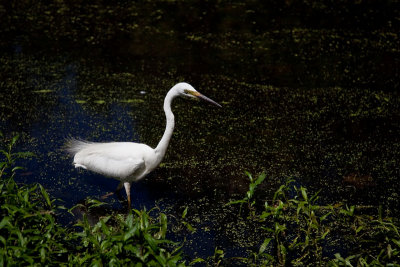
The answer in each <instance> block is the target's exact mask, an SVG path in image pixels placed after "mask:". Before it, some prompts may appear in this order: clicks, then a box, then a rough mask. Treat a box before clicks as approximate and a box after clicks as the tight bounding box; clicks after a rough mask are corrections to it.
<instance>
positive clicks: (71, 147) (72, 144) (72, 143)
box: [65, 138, 92, 155]
mask: <svg viewBox="0 0 400 267" xmlns="http://www.w3.org/2000/svg"><path fill="white" fill-rule="evenodd" d="M90 144H92V143H91V142H88V141H85V140H78V139H75V138H70V139H68V140H67V141H66V143H65V151H67V152H68V153H69V154H71V155H75V154H76V153H78V152H79V151H81V150H82V149H84V148H86V147H87V146H89V145H90Z"/></svg>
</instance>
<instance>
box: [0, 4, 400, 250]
mask: <svg viewBox="0 0 400 267" xmlns="http://www.w3.org/2000/svg"><path fill="white" fill-rule="evenodd" d="M10 5H11V4H10ZM54 5H55V6H54ZM73 5H74V4H72V3H70V4H69V7H70V8H69V9H66V10H64V9H61V8H62V7H63V6H57V4H53V5H49V6H44V5H38V6H37V7H36V9H32V11H30V12H31V14H30V16H31V19H32V20H33V21H35V23H32V24H26V23H27V22H26V21H24V20H25V17H24V16H22V11H23V10H24V8H25V7H24V6H23V5H21V6H14V8H13V9H12V10H13V11H12V13H11V14H13V15H14V16H11V15H9V17H8V18H9V21H6V20H5V19H3V20H2V23H3V24H4V25H6V26H7V27H3V31H2V36H3V37H4V38H2V41H1V49H2V53H1V57H0V70H1V72H0V75H1V76H0V78H1V81H0V87H1V95H2V97H1V99H0V107H1V120H0V129H1V131H2V132H3V133H5V135H6V136H11V135H12V133H13V132H18V133H21V137H22V138H21V142H20V143H19V145H18V147H17V149H18V150H27V151H32V152H34V153H35V154H36V155H37V157H36V158H34V159H33V160H29V161H25V162H21V164H23V165H24V166H26V171H24V172H21V173H20V175H19V176H18V177H17V179H18V181H20V182H27V183H33V182H40V183H41V184H43V185H44V186H45V187H46V188H47V189H48V190H49V192H50V193H51V195H52V196H53V197H56V198H59V199H61V200H63V201H64V205H65V206H67V207H72V206H74V205H75V204H77V203H78V202H80V201H82V200H83V199H85V198H86V197H94V198H99V197H100V196H102V195H104V194H105V193H107V192H110V191H112V190H114V189H115V187H116V186H117V184H118V182H117V181H114V180H111V179H107V178H104V177H102V176H99V175H96V174H93V173H90V172H87V171H79V170H75V169H73V166H72V165H71V161H72V159H71V158H70V157H68V155H66V154H65V153H64V152H63V149H62V147H63V145H64V143H65V139H66V138H68V137H79V138H83V139H87V140H91V141H135V142H144V143H146V144H149V145H150V146H153V147H155V146H156V145H157V143H158V141H159V139H160V138H161V136H162V133H163V131H164V126H165V118H164V114H163V110H162V103H163V99H164V96H165V94H166V93H167V91H168V89H169V88H170V87H172V86H173V85H174V84H175V83H176V82H179V81H186V82H189V83H191V84H192V85H193V86H194V87H195V88H196V89H198V90H199V91H200V92H202V93H204V94H205V95H207V96H209V97H210V98H212V99H214V100H215V101H217V102H219V103H220V104H221V105H222V106H223V108H222V109H218V108H214V107H212V106H209V105H207V104H205V103H200V102H193V101H188V100H181V99H178V100H175V102H174V105H173V111H174V113H175V117H176V127H175V132H174V135H173V138H172V141H171V143H170V146H169V149H168V151H167V155H166V157H165V159H164V161H163V163H162V164H161V166H160V167H159V168H158V169H157V170H155V171H154V172H153V173H152V174H150V175H149V176H148V177H147V178H146V179H145V180H142V181H140V182H139V183H136V184H134V186H133V189H132V190H133V192H132V200H133V206H134V207H135V208H143V207H147V208H148V209H150V208H152V207H153V206H154V205H158V206H160V207H161V208H162V210H163V211H165V212H167V213H168V214H173V215H176V216H179V215H180V214H181V212H182V211H183V210H184V208H185V207H186V206H188V207H189V212H188V220H190V222H191V223H192V224H193V225H194V226H195V227H196V228H197V232H196V233H195V234H193V235H190V237H188V246H186V249H187V250H188V251H186V252H187V253H188V254H190V255H193V254H196V253H195V251H196V252H197V253H198V254H197V255H198V256H202V257H206V256H209V255H213V253H214V248H215V247H221V248H223V249H224V250H225V251H226V252H227V256H237V255H243V254H244V253H245V251H246V249H248V248H254V247H257V246H258V245H259V244H260V242H261V241H262V240H261V238H260V236H257V234H256V233H255V232H254V229H251V226H246V225H243V221H240V220H238V219H237V218H236V219H235V215H236V213H235V212H234V211H232V210H231V209H230V208H226V207H224V206H223V205H224V204H225V203H227V202H229V200H230V199H232V198H241V197H242V196H243V195H244V194H245V192H246V191H247V187H248V178H247V177H246V175H245V174H244V171H249V172H251V173H253V174H255V175H256V174H257V173H260V172H262V171H264V172H266V173H267V179H266V181H265V182H264V183H263V184H262V185H261V186H260V188H259V189H258V191H257V192H256V196H257V198H258V199H259V200H260V201H262V200H265V199H270V198H271V196H272V193H273V192H274V191H275V190H276V189H277V188H278V187H279V186H280V185H281V184H283V183H284V182H285V181H286V180H287V179H295V180H296V184H297V185H299V186H300V185H303V186H306V187H307V188H309V190H310V191H312V192H316V191H318V190H321V192H320V195H321V199H322V200H321V201H323V202H325V203H337V202H344V203H349V204H352V205H354V204H359V205H373V206H377V205H384V207H386V209H387V210H388V211H389V212H390V213H391V214H392V215H393V214H396V213H397V212H398V208H397V207H398V206H399V205H398V204H399V203H398V199H399V195H398V192H399V186H398V184H399V183H398V181H399V176H400V173H399V172H400V171H399V167H398V158H399V156H400V142H399V141H400V140H399V138H400V135H399V129H400V126H399V121H400V120H399V119H400V118H399V114H400V97H399V93H398V87H399V77H398V73H399V47H400V45H399V36H398V31H397V30H396V29H398V27H397V26H398V25H397V24H396V23H398V21H399V20H398V13H396V12H395V11H393V8H392V6H391V5H390V4H387V5H383V6H381V7H380V8H376V7H374V6H373V5H372V4H370V5H368V4H365V3H364V4H363V5H362V4H361V5H360V6H357V8H356V7H354V6H353V5H350V6H344V7H342V6H340V7H341V8H344V9H342V10H343V12H344V15H343V14H342V15H338V14H337V13H335V12H336V11H335V10H336V9H335V8H338V7H337V6H331V7H329V6H327V7H325V8H324V7H311V6H308V5H307V4H303V5H300V6H296V5H295V4H293V3H291V2H290V1H286V2H285V4H280V5H278V6H277V5H275V6H273V5H272V6H267V5H266V6H261V7H258V6H255V5H254V4H252V3H250V4H246V5H245V4H243V5H224V4H211V3H208V4H207V3H196V4H194V5H193V7H188V6H187V5H186V4H183V3H181V4H173V3H170V4H166V3H163V4H159V5H157V4H154V3H147V4H146V5H143V6H139V5H135V4H128V3H122V2H121V3H119V5H115V6H108V5H105V4H100V3H97V6H91V5H90V4H87V6H82V7H80V8H77V7H76V6H73ZM75 5H77V4H75ZM331 5H334V4H331ZM67 6H68V5H67ZM2 7H3V8H5V9H7V8H9V6H8V5H7V4H5V5H2ZM46 8H47V11H48V12H49V13H46V12H44V13H43V14H45V15H40V16H39V15H38V14H37V13H35V12H42V11H43V10H46ZM73 8H76V9H73ZM271 9H273V10H274V11H271ZM0 10H3V9H0ZM60 10H61V11H60ZM102 10H103V11H104V12H103V11H102ZM110 10H112V11H113V12H114V13H112V12H111V13H109V11H110ZM187 10H190V12H189V11H187ZM89 11H90V12H89ZM54 12H64V13H63V14H64V16H60V17H57V16H53V15H54V14H53V13H54ZM135 12H136V13H135ZM299 12H303V14H304V16H299V15H298V14H299ZM107 14H110V15H107ZM112 14H114V15H112ZM115 14H118V15H115ZM145 14H149V15H148V16H145ZM170 14H176V15H175V16H171V15H170ZM188 14H192V15H190V16H189V15H188ZM365 14H368V16H369V19H368V20H367V19H365ZM396 14H397V15H396ZM3 18H4V17H3ZM73 18H75V19H73ZM77 18H80V19H79V20H80V22H77ZM13 19H14V21H13V24H12V25H14V26H13V27H14V28H13V27H11V26H10V25H11V24H9V23H10V21H12V20H13ZM49 20H56V21H55V22H53V23H52V24H49V23H48V22H49ZM24 23H25V24H24ZM349 23H350V24H349ZM349 25H350V26H349ZM107 202H108V203H110V205H111V206H112V207H113V208H114V209H122V204H121V202H120V201H119V200H118V199H116V198H110V199H107ZM63 216H64V217H65V218H64V220H65V221H66V222H69V221H70V220H72V218H70V217H68V216H67V215H63ZM184 235H185V234H182V233H177V234H176V236H173V237H172V238H174V239H178V240H179V239H182V238H183V236H184Z"/></svg>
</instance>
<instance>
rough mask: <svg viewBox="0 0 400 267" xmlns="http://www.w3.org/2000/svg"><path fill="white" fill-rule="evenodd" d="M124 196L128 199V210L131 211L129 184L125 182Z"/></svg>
mask: <svg viewBox="0 0 400 267" xmlns="http://www.w3.org/2000/svg"><path fill="white" fill-rule="evenodd" d="M124 187H125V191H126V196H127V197H128V210H130V209H131V183H129V182H125V183H124Z"/></svg>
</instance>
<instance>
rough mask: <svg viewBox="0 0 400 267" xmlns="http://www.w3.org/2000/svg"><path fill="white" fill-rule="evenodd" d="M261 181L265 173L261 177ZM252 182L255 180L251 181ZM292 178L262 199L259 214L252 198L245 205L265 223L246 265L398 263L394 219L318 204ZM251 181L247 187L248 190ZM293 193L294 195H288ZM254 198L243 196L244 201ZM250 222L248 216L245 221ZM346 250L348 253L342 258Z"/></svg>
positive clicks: (398, 239)
mask: <svg viewBox="0 0 400 267" xmlns="http://www.w3.org/2000/svg"><path fill="white" fill-rule="evenodd" d="M259 178H260V180H264V178H265V174H262V175H260V176H259ZM252 181H254V179H252ZM293 184H294V183H293V180H289V181H287V182H286V183H285V184H284V185H281V186H280V187H279V189H278V190H277V191H276V192H275V194H274V196H273V198H272V200H268V201H265V203H264V210H263V211H261V212H257V211H256V210H255V209H254V207H255V203H254V200H253V201H252V202H251V204H252V205H249V209H252V211H251V213H252V217H251V219H253V220H259V221H261V222H264V223H265V226H263V227H262V229H263V230H264V231H265V236H266V238H265V239H264V241H263V242H262V243H261V245H260V246H259V249H258V251H253V252H252V253H251V255H250V257H248V258H241V259H240V261H244V262H246V263H247V264H249V265H256V266H259V265H270V264H272V265H282V266H283V265H288V264H290V265H304V264H305V265H310V264H312V265H313V264H317V265H320V266H321V265H328V264H329V265H331V266H342V265H346V266H351V265H353V264H354V265H359V266H369V265H387V264H389V265H390V264H398V263H399V262H400V253H399V248H400V235H399V230H398V227H399V226H398V224H399V222H398V220H397V219H395V218H390V217H384V216H383V212H382V208H381V207H379V209H378V215H367V214H363V213H361V212H360V213H357V211H358V210H360V211H362V209H363V208H364V207H362V206H354V205H351V206H348V205H344V204H343V203H337V204H333V205H321V204H319V203H318V202H319V196H318V194H319V192H316V193H314V194H313V195H311V196H310V195H309V193H308V191H307V189H306V188H304V187H303V186H300V187H296V186H294V185H293ZM257 185H258V184H257ZM253 188H254V182H253V183H250V186H249V191H250V189H253ZM293 192H295V195H294V197H289V196H290V195H291V194H293ZM249 196H252V197H253V195H252V194H250V195H249V194H246V196H245V198H244V199H242V200H240V201H231V202H230V203H229V204H231V203H243V200H248V197H249ZM249 219H250V218H247V220H249ZM343 251H346V253H347V254H346V255H341V253H342V254H343Z"/></svg>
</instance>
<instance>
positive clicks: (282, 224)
mask: <svg viewBox="0 0 400 267" xmlns="http://www.w3.org/2000/svg"><path fill="white" fill-rule="evenodd" d="M17 140H18V136H16V137H14V138H12V139H11V140H10V141H9V143H8V145H6V148H5V149H2V150H0V152H1V153H2V156H3V157H2V161H1V163H0V192H1V194H0V204H1V208H0V216H1V218H2V219H1V221H0V265H1V266H13V265H55V264H61V265H63V264H67V263H68V264H70V265H71V264H72V265H78V264H79V265H85V266H86V265H91V266H103V265H109V266H124V265H128V264H129V265H132V263H134V264H135V266H185V261H184V258H183V256H182V247H183V246H184V243H183V244H181V245H180V244H178V243H175V242H172V241H170V240H168V239H167V238H166V236H167V232H168V222H167V221H168V220H167V215H166V214H164V213H162V212H161V211H159V210H156V209H153V210H150V211H146V210H145V209H144V210H135V209H133V210H132V212H131V213H129V214H128V215H124V214H110V215H109V216H106V217H101V218H100V219H99V221H98V222H97V223H95V224H94V225H91V224H90V223H89V220H88V218H87V216H86V215H84V216H83V219H82V220H81V221H79V222H78V223H77V224H76V225H75V227H74V228H71V229H68V228H65V227H63V226H61V225H60V224H59V223H57V213H59V212H62V211H64V212H65V208H64V207H62V206H57V205H56V204H55V203H56V200H54V199H52V198H51V197H50V196H49V195H48V193H47V192H46V190H45V189H44V188H43V187H42V186H41V185H40V184H35V185H19V184H17V183H16V182H15V181H14V175H15V173H16V171H17V170H19V169H21V167H15V164H16V161H17V160H18V158H21V157H24V158H26V157H33V156H34V155H33V154H32V153H28V152H23V153H21V152H20V153H13V152H12V147H13V146H14V145H15V143H16V142H17ZM247 175H248V177H249V179H250V183H249V190H248V192H247V193H246V195H245V197H244V198H243V199H241V200H237V201H231V202H229V203H228V205H235V204H240V209H239V214H241V213H242V211H243V210H242V206H243V204H247V208H248V210H247V211H248V214H249V216H244V217H242V218H241V219H243V220H245V221H246V222H247V223H254V222H257V223H261V225H262V226H261V227H260V229H255V231H258V232H260V234H262V235H263V236H264V237H265V239H264V241H263V242H262V243H261V244H260V245H259V247H258V249H257V250H255V251H252V252H251V253H249V255H248V257H236V258H231V259H229V258H225V253H224V250H223V248H215V253H214V255H213V256H210V257H208V258H207V259H202V258H196V259H194V260H193V261H192V262H191V265H192V264H195V263H202V264H204V263H206V264H207V265H213V266H223V265H224V264H225V263H226V264H232V262H236V263H238V262H241V263H245V264H247V265H249V266H268V265H271V266H272V265H280V266H284V265H288V264H290V265H314V264H317V265H330V266H355V265H357V266H369V265H373V266H384V265H386V266H395V265H398V264H400V233H399V222H398V220H397V219H393V218H390V217H388V216H385V215H384V214H383V213H384V212H383V209H382V208H381V207H379V209H378V213H377V214H368V213H364V214H363V207H357V206H347V205H344V204H342V203H339V204H334V205H321V204H320V203H319V196H318V192H317V193H315V194H313V195H310V194H309V192H308V191H307V189H306V188H304V187H302V186H300V187H296V186H294V185H293V184H294V181H293V180H289V181H287V183H286V184H284V185H281V186H280V188H279V189H278V190H277V191H276V192H275V194H274V196H273V198H272V199H271V200H268V201H265V203H264V205H263V207H262V209H261V210H260V208H258V207H259V206H258V205H257V204H258V201H257V200H256V198H255V197H254V196H255V191H256V189H257V187H258V186H259V185H260V184H261V183H262V181H263V180H264V179H265V178H266V175H265V173H263V174H261V175H259V176H258V177H257V178H253V176H252V175H251V174H250V173H247ZM89 202H90V203H91V206H90V207H89V209H90V208H94V207H96V206H99V205H103V203H101V202H98V201H94V200H92V201H89ZM236 211H237V210H236ZM247 211H246V212H247ZM243 213H245V212H243ZM154 214H156V215H154ZM187 216H188V207H186V208H185V210H184V211H183V214H182V218H181V219H182V221H181V222H180V223H181V224H182V225H184V226H186V228H187V229H188V230H189V232H191V233H193V232H194V231H196V229H195V228H194V227H193V226H191V225H190V224H189V223H188V222H186V217H187ZM189 216H190V214H189Z"/></svg>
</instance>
